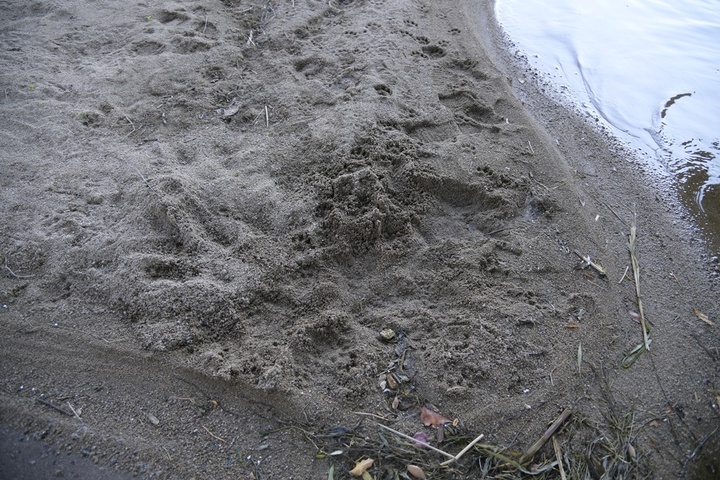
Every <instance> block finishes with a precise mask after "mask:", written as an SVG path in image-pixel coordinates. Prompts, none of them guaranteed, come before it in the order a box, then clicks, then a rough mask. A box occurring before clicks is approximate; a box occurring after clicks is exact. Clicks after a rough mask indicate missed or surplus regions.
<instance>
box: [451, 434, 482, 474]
mask: <svg viewBox="0 0 720 480" xmlns="http://www.w3.org/2000/svg"><path fill="white" fill-rule="evenodd" d="M483 438H485V435H483V434H482V433H481V434H480V435H478V436H477V437H476V438H475V440H473V441H472V442H470V443H468V445H467V447H465V448H463V449H462V450H461V451H460V453H458V454H457V455H455V458H452V459H450V460H446V461H444V462H442V463H441V464H440V465H442V466H443V467H444V466H446V465H450V464H451V463H452V462H456V461H458V459H459V458H460V457H462V456H463V455H465V454H466V453H467V452H468V450H470V449H471V448H472V447H473V445H475V444H476V443H477V442H479V441H480V440H482V439H483Z"/></svg>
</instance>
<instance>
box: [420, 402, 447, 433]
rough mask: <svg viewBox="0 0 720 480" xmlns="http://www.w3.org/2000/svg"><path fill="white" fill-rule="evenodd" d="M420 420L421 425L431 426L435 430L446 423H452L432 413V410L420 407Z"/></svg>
mask: <svg viewBox="0 0 720 480" xmlns="http://www.w3.org/2000/svg"><path fill="white" fill-rule="evenodd" d="M420 420H422V422H423V425H425V426H426V427H430V426H432V427H435V428H437V427H439V426H440V425H444V424H446V423H451V422H452V420H450V419H447V418H445V417H443V416H442V415H440V414H439V413H437V412H433V411H432V410H430V409H429V408H426V407H422V408H421V409H420Z"/></svg>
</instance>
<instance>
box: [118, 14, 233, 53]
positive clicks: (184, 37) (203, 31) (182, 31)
mask: <svg viewBox="0 0 720 480" xmlns="http://www.w3.org/2000/svg"><path fill="white" fill-rule="evenodd" d="M142 21H143V23H144V26H143V30H142V32H143V34H144V35H143V36H144V38H141V39H140V40H137V41H135V42H133V43H132V45H131V50H132V51H133V52H134V53H136V54H138V55H158V54H160V53H163V52H166V51H169V52H173V53H179V54H189V53H195V52H204V51H207V50H210V49H211V48H213V47H214V46H216V45H217V39H218V37H219V32H218V28H217V26H216V25H215V23H214V22H212V21H211V20H210V18H209V14H208V12H207V11H206V10H205V8H203V7H197V8H194V9H192V10H187V9H185V8H183V7H181V8H178V9H174V10H172V9H162V10H157V11H155V12H153V13H150V14H148V15H145V16H144V17H143V19H142Z"/></svg>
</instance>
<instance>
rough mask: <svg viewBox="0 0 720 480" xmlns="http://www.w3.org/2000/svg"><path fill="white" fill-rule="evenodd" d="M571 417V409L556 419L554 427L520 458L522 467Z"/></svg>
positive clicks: (564, 411) (567, 409)
mask: <svg viewBox="0 0 720 480" xmlns="http://www.w3.org/2000/svg"><path fill="white" fill-rule="evenodd" d="M570 415H572V410H570V409H569V408H566V409H565V410H563V412H562V413H561V414H560V416H559V417H558V418H556V419H555V421H554V422H553V423H552V425H550V427H549V428H548V429H547V430H546V431H545V433H543V436H542V437H540V439H539V440H538V441H537V442H535V443H533V445H532V447H530V448H529V449H528V451H527V452H526V453H525V454H524V455H523V456H522V457H520V461H519V462H518V463H520V465H523V464H525V463H526V462H528V461H529V460H530V459H532V457H533V456H535V454H536V453H537V451H538V450H540V448H542V446H543V445H545V442H547V441H548V440H549V439H550V437H552V436H553V435H554V434H555V431H557V429H558V428H560V426H561V425H562V424H563V423H565V420H567V419H568V418H570Z"/></svg>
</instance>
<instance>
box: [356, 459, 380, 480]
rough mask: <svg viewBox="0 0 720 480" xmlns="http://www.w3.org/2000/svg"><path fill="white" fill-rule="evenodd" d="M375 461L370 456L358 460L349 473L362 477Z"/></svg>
mask: <svg viewBox="0 0 720 480" xmlns="http://www.w3.org/2000/svg"><path fill="white" fill-rule="evenodd" d="M374 462H375V461H374V460H373V459H372V458H366V459H365V460H359V461H358V462H357V463H356V464H355V467H354V468H353V469H352V470H350V473H351V474H352V475H353V476H355V477H362V476H363V474H364V473H365V472H367V470H368V468H370V467H372V465H373V463H374Z"/></svg>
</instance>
